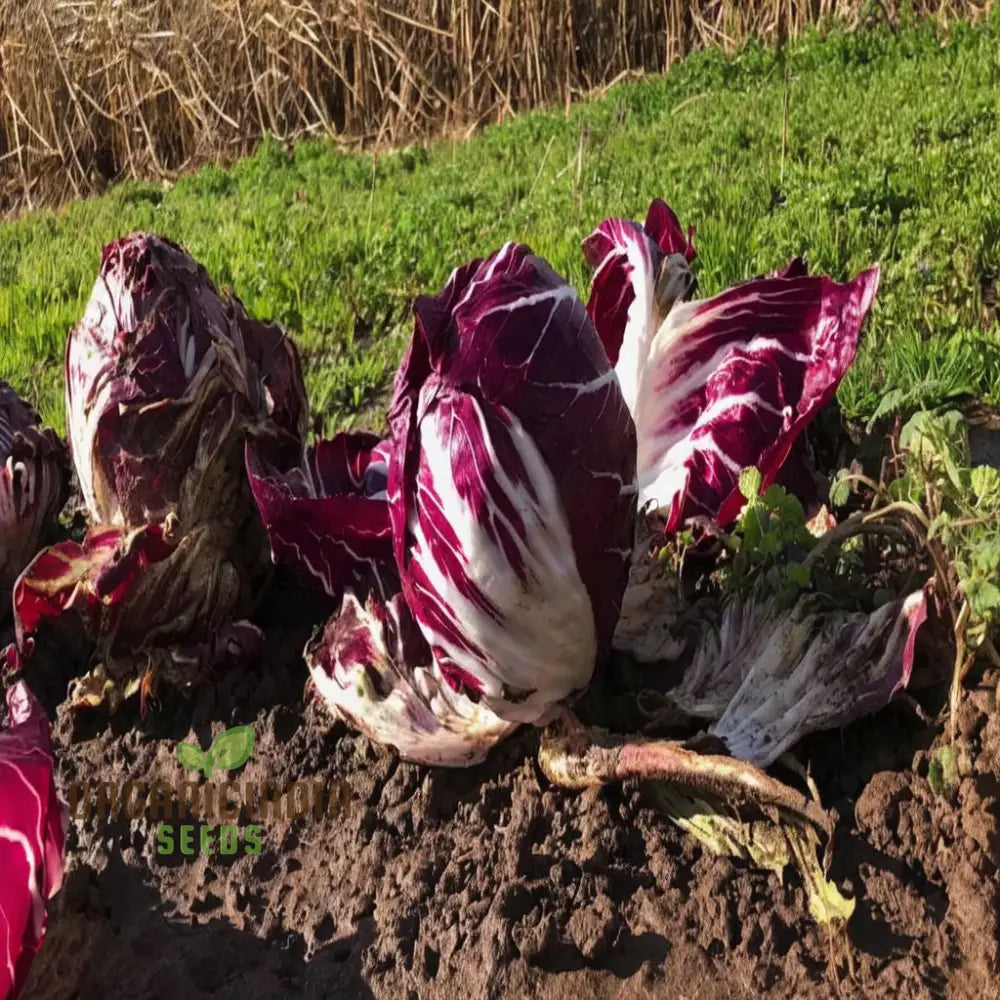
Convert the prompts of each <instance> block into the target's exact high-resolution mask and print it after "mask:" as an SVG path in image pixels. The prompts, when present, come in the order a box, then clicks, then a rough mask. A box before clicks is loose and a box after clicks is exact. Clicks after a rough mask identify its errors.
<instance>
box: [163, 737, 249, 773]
mask: <svg viewBox="0 0 1000 1000" xmlns="http://www.w3.org/2000/svg"><path fill="white" fill-rule="evenodd" d="M253 739H254V732H253V726H234V727H233V728H232V729H224V730H223V731H222V732H221V733H219V735H218V736H216V737H215V739H214V740H212V745H211V746H210V747H209V748H208V750H207V751H205V752H204V753H203V752H202V750H201V749H200V748H199V747H198V745H197V744H196V743H178V744H177V759H178V760H179V761H180V762H181V765H182V766H183V767H186V768H187V769H188V770H189V771H201V772H202V773H203V774H204V775H205V777H206V778H211V777H212V772H213V771H235V770H236V768H238V767H242V766H243V765H244V764H245V763H246V762H247V761H248V760H249V759H250V754H252V753H253Z"/></svg>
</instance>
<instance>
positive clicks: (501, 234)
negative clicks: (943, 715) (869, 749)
mask: <svg viewBox="0 0 1000 1000" xmlns="http://www.w3.org/2000/svg"><path fill="white" fill-rule="evenodd" d="M998 43H1000V15H998V14H997V13H994V14H993V15H992V16H991V18H990V19H989V20H988V21H986V22H984V23H982V24H980V25H979V26H977V27H971V26H968V25H962V24H958V25H953V26H952V27H951V29H950V30H949V32H948V33H947V35H945V34H944V33H943V32H942V30H941V29H940V28H939V27H936V26H935V25H934V24H933V23H929V22H928V23H924V24H922V25H920V26H918V27H916V28H911V29H907V30H905V31H902V32H899V33H894V32H892V31H890V30H889V29H880V30H875V31H872V32H868V33H864V34H858V35H850V34H847V33H845V32H841V31H836V32H834V33H832V34H830V35H828V36H827V37H825V38H824V37H821V36H820V35H819V34H817V33H813V34H811V35H808V36H806V37H804V38H802V39H800V40H799V41H797V42H795V43H794V44H792V45H791V46H790V47H789V49H788V51H787V56H786V63H785V65H784V67H783V66H782V64H781V63H780V62H779V59H778V57H777V56H776V55H775V54H774V53H772V52H770V51H768V50H765V49H764V48H763V47H762V46H760V45H755V44H752V45H750V46H748V47H746V48H745V49H743V50H742V51H741V52H740V53H739V54H738V55H736V56H734V57H726V56H723V55H722V54H720V53H718V52H713V51H709V52H703V53H699V54H697V55H694V56H692V57H690V58H688V59H686V60H685V61H684V62H682V63H681V64H679V65H678V66H677V68H676V69H674V70H673V71H672V72H671V73H670V74H669V75H667V76H665V77H656V78H648V79H646V80H643V81H640V82H637V83H630V84H624V85H620V86H617V87H615V88H613V89H612V90H610V91H609V92H608V94H607V95H606V96H605V97H604V98H603V99H601V100H598V101H593V102H588V103H583V104H579V105H577V106H575V107H573V108H572V110H571V111H570V113H569V114H568V115H566V114H564V113H562V112H537V113H533V114H529V115H525V116H523V117H519V118H516V119H514V120H513V121H511V122H508V123H506V124H504V125H501V126H494V127H490V128H487V129H485V130H484V131H483V132H482V133H481V134H480V135H478V136H476V137H475V138H474V139H472V140H471V141H469V142H466V143H451V142H439V143H436V144H434V145H433V146H431V147H430V148H428V149H425V148H421V147H414V148H410V149H405V150H402V151H399V152H396V153H393V154H389V155H383V156H379V157H372V156H368V155H344V154H339V153H336V152H333V151H332V150H331V148H330V146H329V145H328V144H327V143H325V142H309V143H303V144H301V145H299V146H297V147H295V148H294V150H293V151H291V152H290V153H289V152H286V150H285V149H284V148H283V147H282V146H281V145H280V144H279V143H276V142H269V143H265V145H264V146H262V147H261V149H260V151H259V152H258V153H257V154H256V155H255V156H253V157H251V158H250V159H247V160H244V161H242V162H240V163H238V164H237V165H236V166H235V167H233V168H232V169H230V170H220V169H217V168H213V167H209V168H206V169H203V170H201V171H199V172H198V173H196V174H192V175H190V176H187V177H185V178H183V179H181V180H180V181H178V183H177V184H176V185H174V186H173V187H172V188H170V189H169V190H167V189H165V188H164V187H163V186H161V185H158V184H150V183H126V184H123V185H121V186H120V187H117V188H115V189H113V190H112V192H111V193H110V194H108V195H106V196H104V197H101V198H95V199H91V200H86V201H80V202H76V203H73V204H71V205H69V206H67V207H66V208H65V209H63V210H60V211H58V212H39V213H33V214H29V215H26V216H24V217H22V218H20V219H18V220H16V221H12V222H7V223H4V224H2V225H0V377H5V378H7V379H8V380H10V381H11V382H13V383H14V384H15V385H16V387H17V388H18V389H19V390H20V391H22V392H24V393H25V394H27V395H28V396H29V397H30V398H31V399H33V400H34V401H35V402H36V404H37V405H38V406H39V407H40V409H41V411H42V413H43V415H44V416H45V418H46V419H47V420H48V421H49V422H51V423H53V424H54V425H55V426H57V427H60V428H62V427H64V423H65V421H64V416H63V404H62V364H61V362H62V351H63V345H64V342H65V336H66V332H67V330H68V328H69V327H70V326H71V324H72V323H73V322H74V321H75V320H76V319H77V318H78V317H79V315H80V314H81V313H82V310H83V306H84V303H85V302H86V299H87V297H88V295H89V293H90V290H91V286H92V283H93V281H94V278H95V277H96V274H97V269H98V264H99V259H100V250H101V247H102V245H103V244H104V243H105V242H107V241H109V240H111V239H112V238H114V237H115V236H118V235H120V234H122V233H125V232H127V231H130V230H134V229H141V228H146V229H151V230H155V231H157V232H159V233H161V234H163V235H166V236H169V237H171V238H173V239H176V240H179V241H181V242H183V243H184V244H185V245H186V246H187V248H188V249H189V250H190V251H191V252H192V253H193V254H194V255H195V256H196V257H197V258H198V259H200V260H201V261H202V262H203V263H204V264H205V265H206V267H207V268H208V270H209V272H210V273H211V274H212V276H213V277H214V278H215V279H216V281H217V282H218V283H219V284H229V285H231V286H232V287H233V288H234V289H235V291H236V292H237V294H238V295H239V296H240V297H241V298H242V300H243V301H244V303H245V305H246V306H247V308H248V309H249V310H250V312H252V313H253V314H255V315H258V316H260V317H262V318H268V319H274V320H277V321H279V322H281V323H283V324H285V325H287V326H288V327H290V328H291V329H292V330H294V331H295V332H296V335H297V339H298V343H299V345H300V347H301V349H302V353H303V357H304V360H305V367H306V377H307V382H308V386H309V390H310V397H311V403H312V407H313V410H314V411H315V413H316V415H317V427H318V429H322V430H326V431H329V430H332V429H333V428H335V427H341V426H351V425H357V424H363V423H372V422H374V421H375V420H377V419H378V418H379V417H380V408H381V404H382V401H383V399H384V393H385V391H386V389H387V387H388V383H389V379H390V377H391V373H392V371H393V370H394V368H395V366H396V364H397V362H398V360H399V356H400V353H401V350H402V348H403V346H404V344H405V341H406V338H407V336H408V333H409V328H410V323H409V310H410V306H411V303H412V300H413V298H414V297H415V296H416V295H418V294H420V293H424V292H436V291H437V290H438V289H439V288H440V286H441V285H442V284H443V282H444V281H445V280H446V278H447V275H448V273H449V272H450V270H451V269H452V268H453V267H455V266H457V265H459V264H461V263H463V262H464V261H465V260H467V259H469V258H470V257H473V256H475V255H481V254H485V253H487V252H489V251H491V250H493V249H495V248H496V247H497V246H498V245H500V244H501V243H503V242H504V241H505V240H508V239H517V240H521V241H524V242H527V243H529V244H531V246H532V247H533V248H534V249H535V250H536V251H538V252H539V253H542V254H544V255H545V256H547V257H548V258H549V259H550V260H551V261H552V263H553V264H554V266H555V267H556V268H557V270H559V271H560V272H561V273H563V274H564V275H566V276H567V277H568V278H569V279H570V280H571V281H572V282H573V283H574V284H575V285H576V286H577V288H578V289H579V290H580V291H581V293H584V294H585V292H586V288H587V284H588V282H589V274H588V273H587V269H586V266H585V263H584V261H583V257H582V254H581V252H580V241H581V240H582V239H583V237H584V236H586V235H587V234H588V233H589V232H590V230H591V229H592V228H593V226H594V225H596V224H597V223H598V222H599V221H600V220H601V219H603V218H605V217H606V216H608V215H614V214H626V215H630V216H632V217H640V218H641V217H642V215H643V213H644V212H645V209H646V206H647V204H648V202H649V199H650V198H651V197H652V196H654V195H662V196H663V197H665V198H666V199H667V200H668V201H669V202H670V203H671V204H672V205H673V206H674V208H675V209H676V210H677V212H678V214H679V215H680V217H681V220H682V222H684V223H685V224H687V223H688V222H691V223H694V224H696V225H697V226H698V236H697V239H696V242H697V246H698V250H699V255H700V256H699V261H698V264H697V272H698V275H699V279H700V285H701V293H702V294H710V293H713V292H715V291H718V290H720V289H722V288H723V287H725V286H727V285H729V284H732V283H733V282H735V281H738V280H741V279H743V278H747V277H750V276H752V275H754V274H759V273H761V272H764V271H767V270H769V269H772V268H774V267H776V266H778V265H780V264H782V263H784V262H785V261H786V260H787V258H788V257H790V256H791V255H793V254H796V253H803V252H805V253H806V254H807V255H808V259H809V261H810V266H811V268H812V269H814V270H818V271H824V272H827V273H829V274H831V275H832V276H834V277H836V278H839V279H844V278H847V277H848V276H849V275H850V274H852V273H854V272H856V271H858V270H860V269H862V268H863V267H866V266H868V265H869V264H871V263H872V262H874V261H878V262H880V263H881V264H882V266H883V281H882V286H881V290H880V293H879V297H878V300H877V303H876V306H875V309H874V311H873V314H872V317H871V320H870V323H869V326H868V328H867V336H866V339H865V343H864V346H863V348H862V350H861V352H860V355H859V358H858V362H857V364H856V365H855V367H854V369H853V370H852V372H851V373H850V375H849V376H848V378H847V379H846V380H845V382H844V384H843V385H842V387H841V391H840V401H841V405H842V406H843V407H844V409H845V411H846V413H847V414H848V415H849V416H851V417H854V418H860V419H868V418H871V417H872V416H873V415H875V414H877V413H880V412H883V411H884V410H886V409H887V408H891V407H895V406H912V405H920V404H933V403H938V402H942V401H944V400H946V399H949V398H953V397H955V396H959V395H966V394H967V395H973V396H977V397H980V398H984V399H986V400H988V401H994V402H1000V325H998V317H997V315H996V313H995V311H994V307H993V306H991V304H990V303H991V295H992V294H993V289H994V287H995V283H996V282H997V281H998V278H997V275H998V274H1000V197H998V195H997V192H998V191H1000V130H998V128H997V123H998V120H1000V44H998ZM786 80H787V84H786V83H785V81H786ZM786 86H787V108H788V119H787V129H785V128H783V106H784V104H785V100H784V98H785V88H786ZM783 137H784V141H783ZM887 394H888V395H887Z"/></svg>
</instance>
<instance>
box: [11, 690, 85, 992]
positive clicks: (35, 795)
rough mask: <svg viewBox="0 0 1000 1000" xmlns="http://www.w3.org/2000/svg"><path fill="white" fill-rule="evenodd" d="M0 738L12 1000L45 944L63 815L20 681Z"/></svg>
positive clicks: (35, 713)
mask: <svg viewBox="0 0 1000 1000" xmlns="http://www.w3.org/2000/svg"><path fill="white" fill-rule="evenodd" d="M7 708H8V711H9V713H10V728H8V729H5V730H3V731H2V732H0V872H3V877H2V878H0V997H4V998H10V1000H13V998H14V997H16V996H17V995H18V993H19V992H20V990H21V988H22V987H23V986H24V982H25V980H26V979H27V977H28V970H29V969H30V967H31V963H32V960H33V959H34V957H35V953H36V952H37V951H38V949H39V948H40V947H41V945H42V941H43V940H44V938H45V927H46V923H47V919H48V916H47V912H46V906H47V903H48V900H50V899H51V898H52V897H53V896H54V895H55V894H56V893H57V892H58V891H59V888H60V886H61V885H62V878H63V852H64V850H65V843H66V829H67V825H68V820H69V815H68V812H67V811H66V809H65V808H64V807H63V806H62V804H61V803H60V801H59V799H58V797H57V795H56V786H55V780H54V777H53V765H52V745H51V743H50V740H49V732H50V729H49V721H48V719H47V718H46V717H45V712H44V711H43V710H42V707H41V705H39V703H38V702H37V701H36V700H35V698H34V696H33V695H32V694H31V692H30V691H29V690H28V688H27V686H26V685H25V684H24V682H23V681H19V682H18V683H17V684H15V685H14V686H13V687H11V688H10V689H9V690H8V691H7Z"/></svg>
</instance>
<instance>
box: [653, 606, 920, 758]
mask: <svg viewBox="0 0 1000 1000" xmlns="http://www.w3.org/2000/svg"><path fill="white" fill-rule="evenodd" d="M926 617H927V597H926V594H925V593H924V591H917V592H915V593H913V594H911V595H910V596H909V597H907V598H906V599H905V600H897V601H892V602H889V603H888V604H885V605H883V606H882V607H880V608H879V609H878V610H876V611H875V612H873V613H872V614H870V615H868V614H865V613H863V612H846V611H839V610H838V611H829V610H825V609H823V605H822V602H821V600H820V599H819V598H800V600H799V601H798V602H797V603H796V604H795V605H794V606H793V607H792V608H791V609H790V610H787V611H783V610H779V609H778V607H777V606H776V605H775V604H774V603H773V602H772V601H769V600H765V601H754V600H753V599H749V600H747V601H742V600H734V601H732V602H731V603H730V604H729V606H728V607H727V608H726V611H725V613H724V616H723V620H722V627H721V630H720V633H719V634H720V635H721V638H720V637H719V635H717V634H716V633H715V631H714V630H712V629H709V630H707V631H706V633H705V637H704V639H703V642H702V645H701V646H700V648H699V650H698V652H697V654H696V656H695V659H694V662H693V664H692V666H691V667H690V668H689V670H688V671H687V672H686V673H685V677H684V680H683V681H682V683H681V685H680V687H679V688H677V689H676V690H675V691H673V692H671V697H672V698H673V700H674V701H675V702H676V704H677V705H678V706H679V707H680V708H681V709H683V710H684V711H685V712H688V713H689V714H691V715H697V716H701V717H704V718H709V719H713V720H715V722H714V724H713V725H712V727H711V732H712V733H714V734H715V735H716V736H718V737H719V738H720V739H722V740H723V741H724V742H725V743H726V745H727V746H728V748H729V750H730V752H731V753H732V754H733V756H735V757H739V758H740V759H741V760H745V761H748V762H750V763H752V764H756V765H757V766H758V767H767V766H768V765H769V764H771V763H773V762H774V761H775V760H777V759H778V757H780V756H781V754H782V753H784V751H785V750H786V749H788V747H790V746H791V745H792V744H793V743H795V742H797V741H798V740H799V739H801V738H802V737H803V736H804V735H806V734H807V733H810V732H814V731H816V730H821V729H832V728H835V727H838V726H844V725H847V723H849V722H852V721H854V720H855V719H857V718H860V717H861V716H863V715H867V714H869V713H871V712H875V711H877V710H878V709H879V708H882V707H883V706H884V705H886V704H887V703H888V701H889V699H890V698H891V697H892V695H893V694H894V693H895V692H896V691H898V690H899V689H900V688H901V687H905V685H906V684H907V683H908V681H909V679H910V673H911V671H912V669H913V655H914V647H915V643H916V635H917V631H918V630H919V628H920V626H921V625H922V624H923V622H924V620H925V619H926Z"/></svg>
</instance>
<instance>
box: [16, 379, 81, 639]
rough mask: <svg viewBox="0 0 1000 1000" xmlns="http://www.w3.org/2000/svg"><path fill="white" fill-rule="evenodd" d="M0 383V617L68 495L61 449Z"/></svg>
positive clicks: (32, 413)
mask: <svg viewBox="0 0 1000 1000" xmlns="http://www.w3.org/2000/svg"><path fill="white" fill-rule="evenodd" d="M40 423H41V419H40V418H39V416H38V414H37V413H35V411H34V410H33V409H32V408H31V407H30V406H28V404H27V403H25V402H24V400H22V399H21V398H20V397H19V396H18V395H17V393H16V392H14V390H13V389H12V388H11V387H10V386H9V385H8V384H7V383H6V382H4V381H0V619H3V618H6V616H7V613H8V611H9V608H10V604H9V600H8V598H9V594H10V589H11V587H12V586H13V584H14V581H15V580H16V579H17V575H18V574H19V573H20V572H21V570H22V569H24V567H25V566H27V564H28V563H29V561H30V560H31V558H32V556H34V555H35V553H36V552H37V551H38V549H39V548H40V546H41V545H42V544H43V541H44V536H45V534H46V531H47V530H48V529H49V528H51V526H52V524H53V523H54V522H55V519H56V517H57V516H58V514H59V511H60V510H61V508H62V506H63V504H64V503H65V502H66V497H67V494H68V487H69V482H68V479H69V477H68V474H67V473H68V464H69V463H68V461H67V458H68V456H67V453H66V448H65V446H64V445H63V443H62V441H60V439H59V437H58V436H57V435H56V433H55V431H53V430H50V429H49V428H42V427H41V426H39V425H40Z"/></svg>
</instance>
